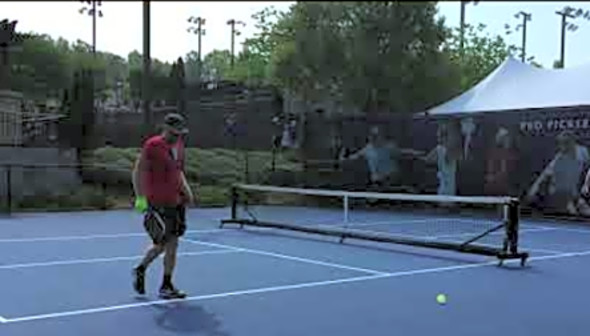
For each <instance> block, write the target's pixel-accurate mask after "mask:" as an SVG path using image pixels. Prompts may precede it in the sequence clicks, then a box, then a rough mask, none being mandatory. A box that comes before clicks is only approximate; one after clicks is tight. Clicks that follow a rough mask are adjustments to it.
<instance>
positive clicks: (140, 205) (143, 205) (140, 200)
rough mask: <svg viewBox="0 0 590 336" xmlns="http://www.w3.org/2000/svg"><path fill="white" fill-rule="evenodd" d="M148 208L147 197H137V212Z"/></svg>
mask: <svg viewBox="0 0 590 336" xmlns="http://www.w3.org/2000/svg"><path fill="white" fill-rule="evenodd" d="M147 208H148V202H147V198H146V197H144V196H139V197H137V198H135V210H136V211H137V212H141V213H143V212H146V211H147Z"/></svg>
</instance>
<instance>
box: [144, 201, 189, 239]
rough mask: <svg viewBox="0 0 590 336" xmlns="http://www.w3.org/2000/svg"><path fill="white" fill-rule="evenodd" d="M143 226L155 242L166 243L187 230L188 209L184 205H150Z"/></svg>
mask: <svg viewBox="0 0 590 336" xmlns="http://www.w3.org/2000/svg"><path fill="white" fill-rule="evenodd" d="M143 226H144V228H145V230H146V231H147V233H148V234H149V236H150V238H151V239H152V241H153V242H154V244H164V243H166V241H168V240H169V239H170V238H171V237H181V236H182V235H184V231H185V230H186V209H185V207H184V205H178V206H176V207H164V206H153V205H150V206H149V207H148V211H147V212H146V214H145V216H144V220H143Z"/></svg>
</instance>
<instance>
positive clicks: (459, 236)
mask: <svg viewBox="0 0 590 336" xmlns="http://www.w3.org/2000/svg"><path fill="white" fill-rule="evenodd" d="M499 230H500V232H491V233H489V234H488V236H498V235H500V236H502V235H505V234H506V233H505V232H504V231H501V229H499ZM554 230H557V229H553V228H538V229H520V230H518V233H519V234H520V233H531V232H544V231H554ZM478 234H479V233H477V232H471V233H457V234H448V235H437V236H429V237H428V238H431V239H440V238H454V237H457V238H461V237H470V236H476V235H478Z"/></svg>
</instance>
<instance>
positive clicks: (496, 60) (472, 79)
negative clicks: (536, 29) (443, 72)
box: [444, 24, 518, 91]
mask: <svg viewBox="0 0 590 336" xmlns="http://www.w3.org/2000/svg"><path fill="white" fill-rule="evenodd" d="M485 28H486V25H484V24H479V25H477V26H473V25H469V24H467V25H465V30H464V51H463V54H462V53H461V50H460V41H461V35H460V30H459V29H458V28H456V29H450V30H448V35H447V39H446V41H445V43H444V51H445V52H447V53H448V55H449V56H450V59H451V61H452V62H453V64H454V65H455V66H456V67H457V68H458V70H459V71H460V73H461V75H460V90H461V91H465V90H466V89H469V88H470V87H472V86H473V85H475V84H477V83H478V82H479V81H481V80H482V79H484V78H485V77H486V76H487V75H489V74H490V73H491V72H492V71H493V70H494V69H496V68H497V67H498V66H499V65H500V64H501V63H502V62H504V61H505V60H506V58H507V57H508V56H511V55H514V54H515V53H516V52H517V51H518V48H517V47H516V46H514V45H508V44H507V43H506V42H505V41H504V39H503V38H502V37H501V36H499V35H498V36H490V35H488V34H486V33H485Z"/></svg>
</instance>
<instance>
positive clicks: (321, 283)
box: [4, 251, 590, 323]
mask: <svg viewBox="0 0 590 336" xmlns="http://www.w3.org/2000/svg"><path fill="white" fill-rule="evenodd" d="M587 255H590V251H584V252H575V253H564V254H561V255H555V256H543V257H533V258H529V260H531V261H533V260H534V261H542V260H551V259H561V258H571V257H578V256H587ZM516 262H519V261H518V260H507V261H505V263H516ZM497 263H498V262H497V261H493V262H483V263H476V264H466V265H456V266H447V267H435V268H424V269H417V270H410V271H400V272H393V273H383V274H376V275H366V276H359V277H352V278H343V279H336V280H327V281H314V282H304V283H300V284H294V285H284V286H273V287H263V288H255V289H247V290H241V291H235V292H225V293H217V294H209V295H199V296H190V297H187V298H185V299H177V300H154V301H148V302H140V303H131V304H124V305H117V306H106V307H97V308H90V309H80V310H72V311H65V312H59V313H50V314H39V315H30V316H24V317H17V318H9V319H6V318H5V319H4V323H15V322H27V321H35V320H44V319H51V318H59V317H66V316H79V315H87V314H95V313H103V312H112V311H119V310H125V309H132V308H139V307H148V306H156V305H166V304H170V303H176V302H184V301H203V300H210V299H220V298H226V297H235V296H244V295H252V294H262V293H271V292H281V291H289V290H296V289H303V288H317V287H325V286H330V285H336V284H343V283H354V282H363V281H369V280H376V279H385V278H400V277H404V276H413V275H420V274H430V273H442V272H449V271H456V270H464V269H471V268H482V267H487V266H493V265H496V264H497Z"/></svg>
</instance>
